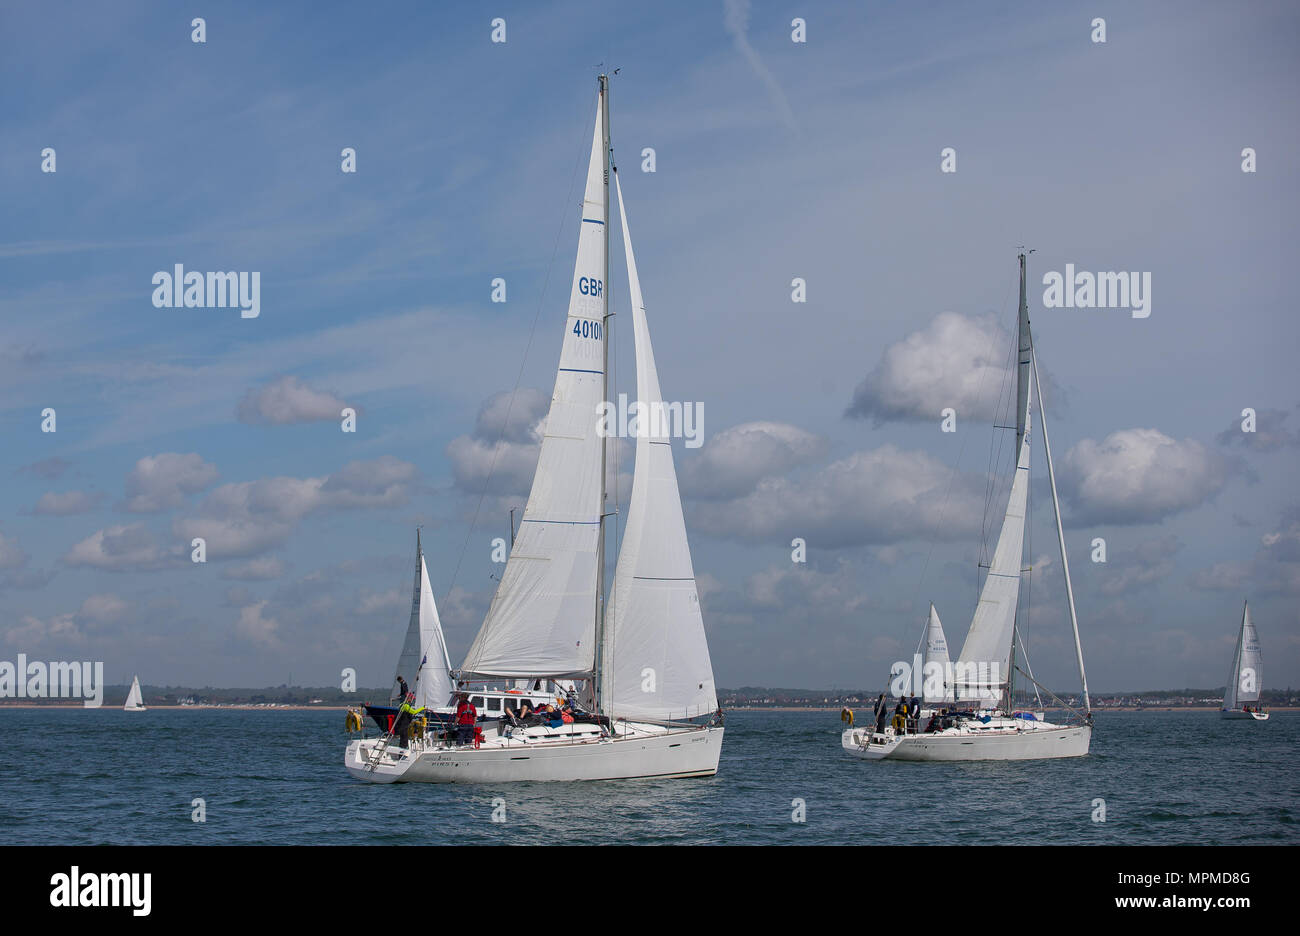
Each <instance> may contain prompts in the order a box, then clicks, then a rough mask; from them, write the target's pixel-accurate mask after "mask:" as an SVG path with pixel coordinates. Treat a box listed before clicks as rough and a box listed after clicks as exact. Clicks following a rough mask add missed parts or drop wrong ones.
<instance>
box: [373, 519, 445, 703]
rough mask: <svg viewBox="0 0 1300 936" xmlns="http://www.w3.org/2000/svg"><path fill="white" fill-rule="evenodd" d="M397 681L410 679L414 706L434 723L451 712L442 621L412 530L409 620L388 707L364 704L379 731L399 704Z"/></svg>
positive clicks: (426, 569) (417, 539) (421, 554)
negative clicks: (412, 573) (425, 713)
mask: <svg viewBox="0 0 1300 936" xmlns="http://www.w3.org/2000/svg"><path fill="white" fill-rule="evenodd" d="M399 679H401V680H408V679H413V680H414V685H413V686H412V684H411V683H410V682H408V683H407V685H408V687H411V691H412V692H414V693H415V704H416V705H417V706H419V707H422V708H427V709H429V715H430V716H431V717H433V718H434V719H435V720H439V721H447V720H449V719H450V716H451V713H452V712H453V711H454V709H453V708H452V707H451V704H450V703H451V693H452V686H451V661H450V659H449V658H448V656H447V644H446V641H445V640H444V639H443V636H442V622H441V621H440V620H439V619H438V605H437V603H436V602H435V601H434V600H433V589H432V588H431V587H430V585H429V570H428V568H427V567H426V565H425V562H424V548H423V546H422V544H421V542H420V531H419V530H418V529H417V530H416V531H415V586H414V588H413V589H412V594H411V620H410V623H409V624H408V625H407V628H406V639H405V640H404V641H403V642H402V652H401V654H400V655H399V656H398V658H397V669H396V671H395V672H394V673H393V680H392V685H393V694H392V696H391V698H390V699H389V702H390V703H391V704H388V705H381V704H374V703H370V702H367V703H365V709H366V714H367V715H368V716H370V718H372V719H373V720H374V722H375V724H377V725H378V726H379V727H380V728H387V727H388V726H389V725H390V724H391V722H390V719H392V718H394V717H395V716H396V715H397V708H398V706H400V705H401V704H402V699H401V698H400V695H401V691H400V690H399V689H398V688H397V686H398V685H399V682H398V681H399Z"/></svg>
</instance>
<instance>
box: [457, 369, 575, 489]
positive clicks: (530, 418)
mask: <svg viewBox="0 0 1300 936" xmlns="http://www.w3.org/2000/svg"><path fill="white" fill-rule="evenodd" d="M550 406H551V398H550V396H548V395H547V394H545V393H543V392H542V391H540V390H533V389H527V388H526V389H523V390H520V391H518V392H517V393H515V394H514V395H513V398H512V395H511V394H510V393H509V392H504V393H497V394H494V395H493V396H491V397H490V398H488V400H487V402H485V403H484V404H483V406H482V407H481V408H480V409H479V413H478V418H477V419H476V420H475V423H474V432H473V434H472V435H462V436H457V437H456V438H454V439H452V440H451V442H449V443H448V444H447V458H448V460H449V461H450V462H451V470H452V475H453V477H454V478H455V479H456V486H457V487H458V488H460V489H461V490H462V491H465V492H466V493H470V494H479V493H482V492H483V491H484V490H485V485H486V490H487V493H489V494H514V495H524V494H527V493H528V488H529V487H530V486H531V484H532V480H533V472H534V471H535V470H536V468H537V455H538V452H539V451H540V450H541V442H542V432H543V429H544V427H545V423H546V414H547V411H548V410H549V409H550ZM595 418H596V417H595V414H594V413H593V414H592V419H593V420H594V419H595Z"/></svg>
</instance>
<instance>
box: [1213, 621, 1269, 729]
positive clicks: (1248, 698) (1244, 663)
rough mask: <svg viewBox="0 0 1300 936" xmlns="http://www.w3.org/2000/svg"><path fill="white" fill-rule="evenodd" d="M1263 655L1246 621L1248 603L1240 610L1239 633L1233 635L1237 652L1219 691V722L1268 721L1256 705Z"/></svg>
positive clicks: (1265, 714)
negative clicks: (1221, 691)
mask: <svg viewBox="0 0 1300 936" xmlns="http://www.w3.org/2000/svg"><path fill="white" fill-rule="evenodd" d="M1263 678H1264V654H1263V651H1262V650H1261V648H1260V645H1259V634H1258V633H1257V632H1256V631H1255V622H1254V621H1252V620H1251V619H1250V602H1246V603H1245V604H1244V605H1243V606H1242V609H1241V631H1240V632H1239V633H1238V634H1237V649H1236V650H1235V651H1234V652H1233V654H1232V672H1231V673H1229V674H1228V684H1227V686H1226V687H1224V690H1223V709H1222V710H1221V711H1220V712H1219V716H1220V717H1221V718H1236V719H1251V720H1253V721H1268V712H1265V711H1264V710H1263V708H1262V707H1261V706H1260V704H1259V691H1260V689H1261V688H1263Z"/></svg>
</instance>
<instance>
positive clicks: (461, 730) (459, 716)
mask: <svg viewBox="0 0 1300 936" xmlns="http://www.w3.org/2000/svg"><path fill="white" fill-rule="evenodd" d="M476 721H478V709H476V708H474V706H473V705H472V704H471V703H470V701H469V694H468V693H465V692H462V693H461V694H460V700H459V701H458V702H457V703H456V743H457V744H469V743H470V742H471V741H473V740H474V722H476Z"/></svg>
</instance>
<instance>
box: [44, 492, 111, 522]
mask: <svg viewBox="0 0 1300 936" xmlns="http://www.w3.org/2000/svg"><path fill="white" fill-rule="evenodd" d="M103 499H104V495H103V494H102V493H100V492H94V493H88V492H86V491H65V492H63V493H56V492H54V491H46V492H45V493H44V494H42V495H41V499H40V500H38V501H37V502H36V506H35V507H34V508H33V509H32V513H34V514H50V515H53V516H56V517H66V516H69V515H71V514H80V513H89V512H90V511H92V510H94V509H95V508H96V507H98V506H99V502H100V501H102V500H103Z"/></svg>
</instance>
